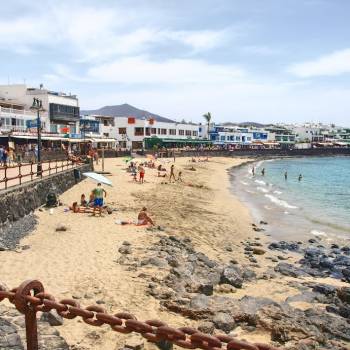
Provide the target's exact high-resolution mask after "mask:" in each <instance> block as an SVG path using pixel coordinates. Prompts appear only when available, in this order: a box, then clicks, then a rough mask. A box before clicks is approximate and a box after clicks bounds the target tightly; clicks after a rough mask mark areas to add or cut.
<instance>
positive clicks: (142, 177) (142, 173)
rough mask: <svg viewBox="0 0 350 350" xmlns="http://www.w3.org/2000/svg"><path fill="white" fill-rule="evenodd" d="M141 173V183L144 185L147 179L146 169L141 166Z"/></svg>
mask: <svg viewBox="0 0 350 350" xmlns="http://www.w3.org/2000/svg"><path fill="white" fill-rule="evenodd" d="M139 173H140V183H142V184H143V183H144V179H145V168H144V167H143V166H142V165H140V166H139Z"/></svg>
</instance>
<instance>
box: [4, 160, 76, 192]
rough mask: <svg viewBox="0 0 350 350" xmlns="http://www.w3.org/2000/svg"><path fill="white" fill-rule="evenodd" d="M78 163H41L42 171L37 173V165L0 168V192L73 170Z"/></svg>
mask: <svg viewBox="0 0 350 350" xmlns="http://www.w3.org/2000/svg"><path fill="white" fill-rule="evenodd" d="M77 165H79V163H77V162H74V161H72V160H48V161H45V162H41V166H42V170H41V171H38V169H37V166H38V163H34V162H30V163H24V164H22V163H18V164H16V165H13V166H11V165H5V166H3V167H0V190H1V189H7V188H9V187H11V186H15V185H21V184H22V183H23V182H28V181H33V180H35V179H40V178H43V177H44V176H48V175H51V174H57V173H59V172H62V171H64V170H68V169H73V168H75V167H76V166H77Z"/></svg>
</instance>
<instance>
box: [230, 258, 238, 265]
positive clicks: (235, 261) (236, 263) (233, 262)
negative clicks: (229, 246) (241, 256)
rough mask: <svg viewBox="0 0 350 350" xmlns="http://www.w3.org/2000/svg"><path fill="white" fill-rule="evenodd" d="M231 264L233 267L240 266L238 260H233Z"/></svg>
mask: <svg viewBox="0 0 350 350" xmlns="http://www.w3.org/2000/svg"><path fill="white" fill-rule="evenodd" d="M230 263H231V264H232V265H238V261H237V260H236V259H231V260H230Z"/></svg>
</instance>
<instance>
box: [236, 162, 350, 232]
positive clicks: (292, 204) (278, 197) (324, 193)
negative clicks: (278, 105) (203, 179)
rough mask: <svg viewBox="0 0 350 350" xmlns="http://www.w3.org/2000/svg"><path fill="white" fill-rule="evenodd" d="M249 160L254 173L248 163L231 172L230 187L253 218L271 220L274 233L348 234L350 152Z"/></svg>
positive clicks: (349, 215)
mask: <svg viewBox="0 0 350 350" xmlns="http://www.w3.org/2000/svg"><path fill="white" fill-rule="evenodd" d="M254 166H255V176H253V175H252V167H253V165H252V164H249V165H247V166H244V167H242V168H241V169H239V170H237V171H236V172H233V191H234V192H237V194H238V196H239V197H241V198H242V199H243V201H244V202H246V204H248V206H249V207H250V208H251V210H252V212H253V215H254V216H255V217H256V219H259V218H260V219H265V220H267V221H270V222H269V223H270V224H271V227H270V231H271V233H272V234H273V235H275V236H277V237H278V238H294V237H299V238H302V237H303V236H306V235H307V234H314V235H324V236H329V237H331V236H334V235H338V236H342V237H343V238H350V157H322V158H321V157H320V158H316V157H312V158H311V157H310V158H293V159H276V160H268V161H263V162H258V163H255V164H254ZM263 168H265V175H264V176H263V175H262V174H261V170H262V169H263ZM285 172H287V174H288V176H287V180H286V179H285V176H284V174H285ZM299 174H302V179H301V181H299V180H298V177H299Z"/></svg>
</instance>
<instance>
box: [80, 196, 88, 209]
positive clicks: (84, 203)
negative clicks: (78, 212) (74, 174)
mask: <svg viewBox="0 0 350 350" xmlns="http://www.w3.org/2000/svg"><path fill="white" fill-rule="evenodd" d="M80 205H81V206H82V207H87V206H88V202H87V201H86V199H85V194H84V193H83V194H82V195H81V196H80Z"/></svg>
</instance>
